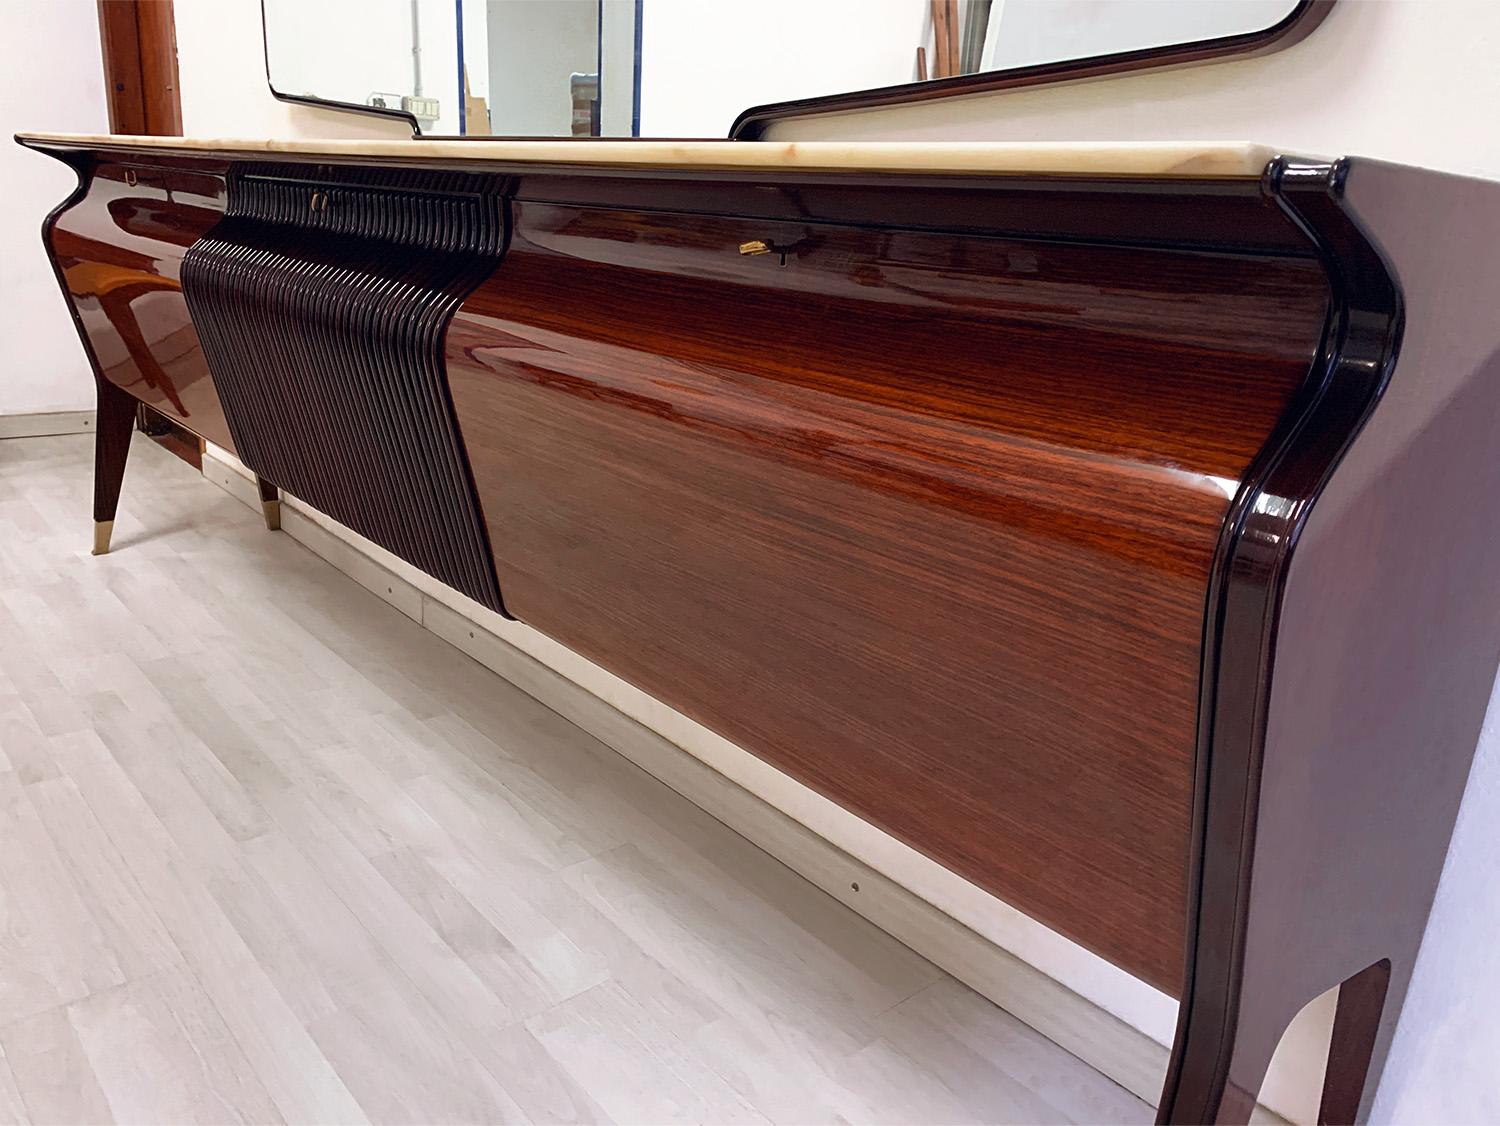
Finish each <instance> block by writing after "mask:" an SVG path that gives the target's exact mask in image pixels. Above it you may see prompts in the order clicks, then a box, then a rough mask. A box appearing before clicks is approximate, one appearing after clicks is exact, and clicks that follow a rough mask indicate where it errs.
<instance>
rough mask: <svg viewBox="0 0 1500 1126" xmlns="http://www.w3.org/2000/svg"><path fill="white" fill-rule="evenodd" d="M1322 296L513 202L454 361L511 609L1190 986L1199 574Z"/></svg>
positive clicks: (1307, 270)
mask: <svg viewBox="0 0 1500 1126" xmlns="http://www.w3.org/2000/svg"><path fill="white" fill-rule="evenodd" d="M757 239H758V240H762V241H765V242H767V243H769V244H771V246H772V247H773V252H772V253H770V254H764V255H757V256H749V257H747V256H743V255H741V254H740V253H738V248H739V246H740V244H741V243H744V242H747V241H750V240H757ZM783 249H785V251H786V265H785V266H782V265H781V264H780V259H781V251H782V250H783ZM1325 298H1326V293H1325V288H1324V282H1323V276H1322V273H1321V271H1320V269H1319V268H1318V267H1317V265H1316V264H1315V263H1314V262H1312V261H1309V260H1305V259H1295V258H1285V257H1272V256H1261V257H1249V256H1244V257H1239V256H1232V255H1224V256H1215V255H1208V254H1203V253H1182V252H1171V251H1166V250H1141V249H1128V248H1121V247H1106V246H1097V245H1096V246H1079V245H1068V244H1064V243H1048V242H1027V241H1020V240H1009V239H1001V238H984V237H973V236H972V235H966V236H963V237H958V236H954V235H951V234H944V233H941V232H931V231H929V232H920V231H907V230H886V231H879V230H870V229H861V228H853V227H843V226H838V225H833V224H807V223H802V224H799V223H794V222H786V221H768V220H750V219H736V218H728V217H718V216H714V215H706V214H695V215H687V214H679V213H670V212H655V213H653V212H645V211H621V210H614V209H607V208H589V207H577V206H567V205H560V204H555V203H543V202H528V201H524V200H523V201H521V202H518V203H516V204H515V205H514V230H513V234H512V241H511V246H510V249H509V252H508V254H507V257H506V260H505V262H504V264H503V265H502V268H501V269H500V270H499V271H498V272H497V273H496V275H495V276H494V277H492V278H491V279H490V281H489V282H487V283H486V284H485V285H483V286H481V288H480V289H479V290H478V291H476V293H475V294H474V295H473V296H472V297H470V298H469V300H468V301H467V302H466V303H465V305H464V307H463V308H462V309H461V310H460V311H459V313H458V315H457V317H456V318H455V321H454V323H453V325H452V327H451V329H450V332H449V335H448V344H447V361H448V372H449V379H450V385H451V390H452V394H453V400H454V405H455V410H456V412H457V416H458V419H459V422H460V425H461V428H462V431H463V438H464V442H465V445H466V447H467V450H468V453H469V457H470V460H471V464H472V467H473V472H474V479H475V484H476V488H477V490H478V493H479V497H480V501H481V503H482V506H483V509H484V515H485V518H486V520H487V522H488V525H489V527H490V530H491V540H492V547H493V550H494V554H495V561H496V568H497V573H498V575H499V578H500V584H501V590H502V593H503V596H504V598H505V602H506V608H507V610H508V611H509V612H510V613H512V614H514V615H516V616H517V617H519V618H521V619H522V620H524V621H527V622H529V623H531V624H533V625H535V626H536V627H538V628H539V629H541V630H543V631H544V632H546V633H548V634H550V635H552V636H554V637H556V638H558V639H559V640H561V641H563V642H564V643H565V644H567V645H569V646H570V647H572V648H574V649H576V650H578V651H579V652H581V653H583V654H585V655H587V656H590V657H592V658H594V659H596V660H598V661H600V662H601V663H603V664H605V665H606V667H609V668H610V669H612V670H613V671H615V672H617V673H619V674H620V675H622V676H624V677H625V678H626V679H627V680H630V681H632V682H633V683H635V684H637V685H639V686H640V687H642V688H644V689H645V690H647V691H648V692H650V693H652V694H653V695H656V696H657V697H659V698H660V699H662V700H664V701H666V702H667V703H669V704H672V705H674V706H676V707H679V708H681V709H682V710H684V711H685V712H687V713H688V714H690V715H692V716H694V717H695V718H697V719H699V720H700V721H702V722H704V723H705V724H707V725H708V726H710V727H712V728H713V729H715V730H717V731H719V732H721V733H722V734H724V735H726V736H728V737H729V738H731V739H733V740H735V741H737V742H739V743H740V744H742V745H743V746H745V747H746V748H748V749H749V750H751V751H753V752H755V753H756V754H758V755H760V756H762V757H763V758H765V759H767V760H768V761H770V762H772V763H773V764H774V765H776V766H778V767H780V768H782V769H784V770H787V771H788V772H790V773H791V774H793V775H795V776H796V777H798V778H800V779H802V780H803V781H805V782H807V783H809V784H810V785H812V786H813V787H815V788H816V789H818V790H820V791H822V792H824V793H826V794H829V795H830V796H832V797H834V798H835V799H837V800H839V801H840V802H842V803H843V804H844V805H846V806H847V807H848V808H850V809H852V810H854V811H855V812H857V813H859V814H860V815H862V816H864V817H867V818H868V819H870V820H872V821H874V822H875V823H877V824H879V825H881V826H883V827H884V828H886V829H888V830H889V831H891V832H892V833H893V834H895V835H896V836H898V837H900V838H902V839H903V840H906V841H908V842H910V843H912V844H913V845H915V846H916V847H918V848H920V849H922V850H923V851H925V852H927V853H929V854H930V855H932V856H933V857H934V858H936V859H938V860H939V861H941V862H942V863H944V864H946V865H948V866H949V867H951V868H953V869H954V870H956V871H958V872H960V873H962V874H963V875H965V876H967V877H969V878H970V879H972V880H974V881H975V882H977V883H979V884H980V885H981V886H984V887H986V888H989V889H990V890H992V891H995V892H996V893H997V894H999V895H1001V896H1002V897H1003V898H1005V899H1007V900H1008V901H1009V902H1011V903H1013V904H1015V905H1016V906H1018V907H1020V908H1021V909H1022V910H1024V911H1026V912H1028V913H1029V914H1031V915H1033V916H1034V917H1036V918H1038V919H1040V920H1042V921H1043V922H1045V923H1047V924H1048V925H1050V926H1053V927H1055V928H1056V929H1058V930H1060V931H1062V932H1063V933H1066V934H1068V935H1070V936H1072V937H1074V938H1076V939H1077V940H1079V941H1080V942H1082V943H1084V944H1085V945H1087V946H1089V947H1091V948H1093V949H1095V950H1097V951H1099V952H1100V953H1102V954H1104V955H1105V956H1106V957H1109V958H1110V959H1112V960H1113V961H1115V962H1117V963H1118V964H1120V965H1122V966H1125V967H1126V968H1127V969H1129V970H1131V971H1132V972H1134V973H1137V974H1139V975H1140V976H1143V977H1145V978H1146V979H1148V980H1150V981H1152V982H1153V983H1155V984H1157V985H1159V986H1160V987H1161V988H1163V989H1165V990H1168V991H1171V992H1176V991H1177V990H1178V989H1179V988H1180V985H1181V973H1182V965H1183V955H1184V951H1183V925H1184V921H1185V918H1186V882H1187V859H1188V855H1189V843H1190V842H1189V838H1190V821H1191V810H1192V801H1193V757H1194V747H1195V725H1196V719H1197V705H1198V677H1199V661H1200V643H1201V634H1202V629H1203V610H1204V599H1205V594H1206V590H1207V586H1208V577H1209V571H1210V567H1211V565H1212V562H1213V558H1214V552H1215V548H1216V545H1217V542H1218V539H1219V534H1220V529H1221V523H1222V519H1223V515H1224V512H1225V510H1226V507H1227V505H1228V503H1229V497H1230V496H1232V495H1233V494H1234V492H1235V490H1236V489H1237V487H1238V484H1239V478H1240V475H1241V473H1242V472H1243V471H1244V469H1245V467H1246V466H1247V464H1248V463H1249V462H1250V460H1251V458H1252V457H1253V456H1254V454H1255V453H1256V451H1257V450H1258V449H1259V447H1260V444H1261V443H1262V442H1263V441H1264V439H1265V437H1266V435H1267V434H1268V433H1269V432H1270V430H1271V428H1272V427H1273V426H1274V424H1275V422H1276V420H1277V418H1278V417H1279V415H1280V413H1281V412H1282V410H1283V409H1284V407H1285V406H1286V404H1287V402H1288V401H1289V398H1290V396H1291V395H1292V393H1293V390H1294V389H1295V388H1296V387H1297V386H1298V385H1299V384H1300V382H1301V381H1302V379H1303V377H1304V375H1305V373H1306V370H1307V366H1308V363H1309V360H1310V358H1311V356H1312V355H1313V352H1314V350H1315V347H1316V344H1317V340H1318V336H1319V333H1320V330H1321V327H1322V323H1323V315H1324V307H1325Z"/></svg>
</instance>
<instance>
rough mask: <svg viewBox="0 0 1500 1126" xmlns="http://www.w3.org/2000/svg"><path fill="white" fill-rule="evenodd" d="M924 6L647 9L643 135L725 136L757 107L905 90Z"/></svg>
mask: <svg viewBox="0 0 1500 1126" xmlns="http://www.w3.org/2000/svg"><path fill="white" fill-rule="evenodd" d="M927 12H928V5H927V4H926V3H924V2H923V0H751V2H747V0H720V2H713V0H709V2H704V0H646V5H645V10H644V15H643V18H642V21H641V22H642V27H641V134H642V135H643V136H647V137H652V136H655V137H724V136H727V135H728V133H729V127H730V126H731V125H733V124H734V119H735V118H736V117H738V116H739V113H740V111H741V110H743V109H746V108H748V107H749V106H752V105H759V104H762V103H764V102H771V101H783V100H785V99H788V98H804V97H810V96H812V95H815V94H832V93H837V92H838V91H840V90H855V89H860V88H862V87H867V86H888V85H890V84H892V83H895V82H910V81H912V80H913V79H914V78H915V77H916V75H915V67H916V49H917V46H918V44H920V43H922V42H923V41H924V39H925V38H927V37H928V33H927V28H928V27H929V26H930V21H929V18H928V15H927Z"/></svg>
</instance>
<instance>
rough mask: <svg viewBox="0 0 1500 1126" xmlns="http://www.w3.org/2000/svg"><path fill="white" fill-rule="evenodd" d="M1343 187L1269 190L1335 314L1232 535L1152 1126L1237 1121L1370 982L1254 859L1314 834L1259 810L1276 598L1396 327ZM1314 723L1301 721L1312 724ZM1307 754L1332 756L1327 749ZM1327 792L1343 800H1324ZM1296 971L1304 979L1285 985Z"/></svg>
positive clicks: (1282, 171)
mask: <svg viewBox="0 0 1500 1126" xmlns="http://www.w3.org/2000/svg"><path fill="white" fill-rule="evenodd" d="M1348 171H1349V168H1348V165H1347V163H1346V162H1339V163H1336V164H1332V165H1329V164H1326V163H1299V162H1294V161H1290V160H1287V159H1279V160H1277V161H1274V162H1273V163H1272V164H1271V166H1270V167H1269V168H1268V169H1267V172H1266V176H1265V180H1264V185H1265V190H1266V191H1267V192H1268V193H1269V194H1270V195H1271V197H1272V198H1273V199H1274V200H1275V201H1276V203H1277V204H1278V205H1279V206H1280V208H1281V209H1282V211H1283V212H1284V213H1285V214H1286V216H1287V217H1288V219H1289V220H1290V221H1291V222H1292V223H1293V224H1295V225H1296V226H1297V227H1298V228H1300V229H1301V230H1302V231H1303V232H1304V233H1305V234H1306V235H1307V237H1308V238H1309V240H1310V241H1311V243H1312V245H1313V246H1314V247H1315V248H1316V249H1317V252H1318V254H1319V257H1320V258H1321V259H1322V261H1323V264H1324V268H1325V270H1326V271H1327V274H1328V279H1329V288H1330V305H1329V315H1328V321H1327V324H1326V327H1325V331H1324V337H1323V342H1322V344H1321V346H1320V349H1319V354H1318V356H1317V358H1316V359H1315V360H1314V362H1313V364H1312V366H1311V368H1310V370H1309V373H1308V378H1307V381H1306V383H1305V385H1304V387H1303V389H1302V391H1301V393H1300V394H1299V395H1298V396H1297V397H1296V399H1295V400H1294V401H1293V402H1292V404H1291V405H1290V406H1289V408H1288V410H1287V412H1286V415H1285V417H1284V418H1283V419H1282V422H1281V424H1280V425H1279V426H1278V428H1277V430H1276V432H1275V433H1274V434H1273V436H1272V438H1271V440H1270V441H1269V442H1268V443H1267V445H1266V447H1265V449H1264V450H1263V451H1262V453H1261V455H1260V457H1259V458H1258V459H1257V462H1256V465H1255V466H1254V467H1253V469H1252V471H1251V473H1250V475H1249V476H1248V477H1247V479H1246V482H1245V485H1244V487H1243V488H1242V490H1241V492H1240V494H1239V496H1237V497H1236V499H1235V503H1234V505H1233V507H1232V509H1231V511H1230V514H1229V516H1228V518H1227V519H1226V522H1225V527H1224V533H1223V539H1222V541H1221V545H1220V551H1219V562H1218V566H1217V568H1216V571H1215V575H1214V579H1213V583H1212V586H1211V590H1210V595H1209V603H1208V610H1207V615H1206V623H1207V624H1206V628H1205V639H1206V643H1207V644H1206V646H1205V655H1204V673H1203V697H1202V701H1201V709H1202V711H1201V721H1200V732H1199V789H1198V801H1197V805H1198V809H1197V817H1196V821H1197V830H1196V831H1197V841H1196V842H1195V864H1194V872H1193V885H1192V889H1191V895H1190V904H1191V906H1190V918H1189V924H1188V934H1189V942H1188V960H1187V972H1186V980H1185V983H1184V987H1183V992H1182V1008H1181V1012H1180V1015H1179V1021H1178V1030H1177V1040H1176V1043H1175V1044H1174V1047H1173V1058H1172V1066H1171V1069H1170V1071H1169V1074H1168V1078H1167V1083H1166V1086H1165V1089H1164V1091H1163V1096H1162V1102H1161V1106H1160V1109H1159V1116H1160V1117H1159V1120H1160V1121H1162V1122H1172V1123H1201V1122H1247V1121H1248V1120H1249V1116H1250V1114H1251V1112H1252V1111H1253V1110H1254V1107H1255V1103H1256V1100H1257V1097H1258V1095H1259V1092H1260V1087H1261V1083H1262V1081H1263V1080H1264V1077H1265V1074H1266V1070H1267V1069H1268V1067H1269V1066H1270V1062H1271V1057H1272V1055H1273V1054H1274V1053H1275V1050H1276V1046H1277V1044H1278V1043H1279V1042H1280V1040H1281V1037H1282V1034H1283V1033H1284V1032H1285V1030H1286V1028H1287V1026H1288V1025H1289V1024H1290V1022H1291V1020H1292V1018H1293V1017H1295V1016H1296V1014H1297V1013H1298V1012H1299V1011H1300V1010H1301V1008H1302V1007H1303V1006H1304V1005H1306V1004H1307V1003H1308V1002H1309V1001H1311V1000H1313V999H1314V998H1315V997H1317V996H1318V995H1319V994H1320V993H1322V992H1324V990H1325V989H1327V988H1331V987H1332V986H1334V985H1337V984H1338V983H1339V982H1340V981H1341V980H1342V979H1343V978H1344V977H1346V976H1353V975H1355V974H1357V973H1358V972H1359V971H1361V970H1363V969H1365V964H1358V965H1351V964H1349V963H1348V961H1347V957H1348V952H1347V951H1346V950H1345V949H1343V948H1342V944H1340V943H1334V944H1332V945H1329V944H1324V943H1321V942H1318V941H1316V940H1315V939H1314V938H1313V931H1314V928H1311V927H1309V926H1308V925H1307V924H1308V920H1307V919H1306V918H1305V917H1304V916H1303V914H1302V913H1301V912H1300V910H1299V909H1298V908H1297V907H1295V906H1294V905H1293V903H1291V902H1289V901H1287V900H1286V899H1283V898H1281V897H1280V896H1279V894H1278V888H1279V887H1280V886H1281V885H1282V883H1283V881H1285V880H1287V879H1289V878H1290V874H1289V873H1287V872H1283V871H1282V870H1281V862H1280V861H1278V862H1276V863H1272V862H1270V861H1269V859H1268V857H1267V855H1266V854H1265V852H1264V850H1262V849H1258V848H1257V844H1258V842H1260V841H1261V840H1262V839H1263V838H1264V837H1266V836H1267V835H1279V836H1286V835H1292V836H1297V835H1300V834H1303V833H1304V832H1305V831H1306V827H1305V826H1303V825H1298V824H1293V823H1286V822H1285V821H1283V819H1282V817H1281V816H1280V811H1279V809H1277V808H1276V807H1275V806H1274V804H1273V805H1270V806H1266V805H1265V804H1263V801H1262V797H1263V793H1264V791H1265V790H1266V789H1267V788H1268V787H1269V788H1271V789H1273V790H1274V789H1275V788H1277V787H1278V786H1280V785H1282V784H1283V783H1282V780H1281V779H1280V778H1279V777H1278V773H1279V772H1282V771H1293V772H1295V771H1296V770H1298V769H1299V764H1296V763H1288V762H1286V761H1285V759H1284V758H1283V757H1282V756H1281V755H1279V754H1276V753H1272V754H1269V755H1268V754H1267V750H1266V722H1267V717H1268V714H1269V712H1270V707H1271V700H1270V695H1271V684H1272V671H1273V667H1274V665H1275V662H1276V661H1277V660H1278V659H1282V658H1283V657H1284V656H1289V659H1292V660H1295V659H1296V658H1297V657H1298V656H1299V654H1296V653H1291V654H1290V655H1284V653H1283V648H1284V641H1285V634H1284V631H1283V624H1284V621H1283V619H1284V614H1285V607H1284V603H1283V595H1284V592H1285V588H1286V583H1287V579H1288V575H1289V572H1290V570H1291V567H1292V563H1293V559H1294V549H1295V548H1296V547H1297V546H1298V543H1299V539H1300V536H1301V533H1302V530H1303V528H1304V526H1305V524H1306V522H1307V520H1308V518H1309V516H1310V514H1311V513H1312V512H1313V510H1314V505H1315V503H1316V502H1317V501H1318V500H1319V498H1320V497H1321V495H1322V494H1323V492H1324V490H1325V488H1326V486H1327V483H1328V482H1329V480H1330V479H1331V477H1332V476H1333V475H1334V474H1335V472H1336V470H1337V467H1338V465H1339V463H1340V461H1341V459H1342V458H1343V456H1344V454H1345V452H1346V451H1347V449H1348V448H1349V445H1350V443H1351V442H1352V441H1353V440H1354V437H1355V435H1356V434H1357V433H1358V432H1359V430H1360V428H1361V427H1362V426H1363V425H1364V423H1365V421H1366V419H1367V418H1368V417H1369V416H1370V414H1371V412H1372V411H1374V410H1375V409H1376V406H1377V403H1378V402H1379V400H1380V396H1381V394H1382V392H1383V390H1384V388H1385V386H1386V383H1387V380H1388V378H1389V375H1390V372H1391V370H1392V366H1393V364H1394V362H1395V356H1396V349H1397V345H1398V342H1399V338H1400V331H1401V324H1402V302H1401V295H1400V291H1399V289H1398V287H1397V284H1396V281H1395V278H1394V276H1393V275H1392V273H1391V272H1390V270H1389V268H1388V267H1387V265H1386V263H1385V262H1384V260H1383V258H1382V257H1381V255H1380V253H1379V251H1378V249H1377V248H1376V247H1375V246H1374V245H1372V243H1371V242H1370V241H1369V239H1368V237H1367V235H1366V233H1365V232H1364V230H1363V229H1362V228H1361V227H1360V226H1359V224H1358V223H1357V222H1356V221H1355V220H1354V219H1353V217H1352V216H1351V215H1350V214H1349V212H1348V210H1347V209H1346V208H1345V206H1344V204H1343V196H1344V189H1345V180H1346V177H1347V175H1348ZM1342 596H1343V592H1341V591H1339V590H1338V589H1331V590H1329V591H1327V592H1326V594H1325V598H1326V599H1328V600H1332V601H1334V602H1336V601H1337V600H1338V599H1340V598H1341V597H1342ZM1323 718H1324V717H1319V716H1316V715H1309V716H1307V717H1305V719H1306V722H1308V723H1310V724H1321V723H1322V722H1323ZM1315 753H1319V754H1322V753H1332V751H1331V749H1330V748H1323V747H1320V748H1319V749H1318V751H1317V752H1315ZM1304 765H1305V764H1304ZM1336 790H1337V785H1336V784H1335V789H1334V791H1332V792H1330V793H1329V794H1328V795H1327V796H1328V799H1329V800H1333V799H1334V797H1335V794H1336ZM1342 852H1343V850H1342V848H1340V850H1339V853H1340V854H1339V855H1335V854H1333V853H1332V852H1331V851H1329V852H1324V851H1323V850H1318V851H1315V852H1313V853H1312V854H1310V855H1307V856H1305V857H1304V858H1303V859H1302V861H1301V862H1302V863H1305V864H1320V863H1325V864H1335V865H1337V864H1344V863H1348V862H1349V860H1348V858H1347V857H1346V856H1344V855H1341V854H1342ZM1252 892H1253V893H1254V894H1252ZM1252 912H1258V913H1261V914H1264V915H1266V916H1267V917H1268V918H1271V919H1273V920H1274V921H1275V923H1274V925H1278V926H1280V928H1281V933H1282V938H1283V948H1282V957H1283V960H1282V961H1280V962H1278V961H1276V960H1272V961H1260V960H1256V959H1250V958H1247V933H1248V932H1249V931H1250V929H1251V928H1252V926H1264V925H1267V924H1266V920H1265V919H1260V918H1256V919H1252V918H1251V915H1252ZM1291 962H1295V963H1297V965H1298V966H1299V967H1301V968H1304V969H1306V968H1308V967H1311V970H1310V972H1290V971H1289V969H1288V966H1287V964H1286V963H1291ZM1314 982H1323V983H1325V984H1322V985H1318V986H1315V985H1314V984H1313V983H1314ZM1358 1023H1359V1022H1357V1021H1356V1020H1355V1014H1354V1013H1353V1011H1352V1010H1351V1011H1350V1013H1348V1014H1346V1019H1345V1020H1344V1022H1343V1024H1342V1026H1341V1029H1340V1031H1341V1032H1342V1033H1343V1035H1344V1036H1345V1037H1346V1039H1348V1040H1350V1041H1351V1042H1353V1041H1355V1040H1358V1039H1359V1038H1360V1037H1361V1036H1362V1034H1363V1032H1364V1028H1363V1027H1362V1026H1361V1027H1355V1025H1356V1024H1358ZM1338 1047H1339V1046H1337V1045H1336V1051H1335V1053H1334V1057H1333V1060H1332V1062H1331V1065H1330V1071H1329V1075H1328V1078H1329V1081H1330V1082H1331V1083H1332V1084H1334V1085H1335V1086H1336V1087H1338V1088H1339V1089H1346V1088H1348V1087H1349V1086H1350V1085H1351V1084H1352V1085H1354V1086H1358V1087H1362V1086H1363V1083H1364V1075H1363V1071H1362V1072H1361V1074H1360V1075H1359V1076H1358V1077H1354V1076H1351V1075H1350V1074H1349V1070H1350V1068H1351V1067H1353V1066H1354V1064H1355V1062H1356V1060H1355V1057H1356V1056H1357V1055H1358V1053H1357V1052H1355V1051H1351V1050H1337V1049H1338ZM1346 1047H1347V1046H1346ZM1368 1055H1369V1054H1368V1053H1365V1058H1366V1059H1367V1060H1368Z"/></svg>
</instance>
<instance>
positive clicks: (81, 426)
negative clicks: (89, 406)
mask: <svg viewBox="0 0 1500 1126" xmlns="http://www.w3.org/2000/svg"><path fill="white" fill-rule="evenodd" d="M93 432H94V412H93V411H45V412H42V413H38V414H0V439H3V438H46V437H50V436H52V435H54V434H92V433H93Z"/></svg>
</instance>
